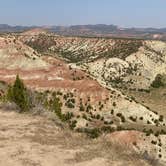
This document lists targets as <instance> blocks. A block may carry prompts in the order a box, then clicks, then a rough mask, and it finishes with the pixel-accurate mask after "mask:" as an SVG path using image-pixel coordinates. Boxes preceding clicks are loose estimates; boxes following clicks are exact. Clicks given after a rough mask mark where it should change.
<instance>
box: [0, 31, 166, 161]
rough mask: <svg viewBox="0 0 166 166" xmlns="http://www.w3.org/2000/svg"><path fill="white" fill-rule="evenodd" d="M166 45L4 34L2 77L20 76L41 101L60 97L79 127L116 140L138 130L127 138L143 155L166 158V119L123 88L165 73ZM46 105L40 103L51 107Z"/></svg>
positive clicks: (32, 33)
mask: <svg viewBox="0 0 166 166" xmlns="http://www.w3.org/2000/svg"><path fill="white" fill-rule="evenodd" d="M165 48H166V44H165V43H164V42H160V41H141V40H121V39H116V40H115V39H100V38H77V37H62V36H55V35H53V34H49V33H47V32H45V31H43V30H39V31H38V30H33V31H28V32H25V33H23V34H20V36H18V35H10V36H3V37H1V38H0V63H2V65H1V67H0V80H2V81H5V82H6V83H8V84H12V83H13V81H14V80H15V77H16V75H17V74H19V76H20V78H21V79H22V80H23V81H24V83H25V84H26V86H27V87H28V88H29V89H31V90H32V91H35V92H36V91H37V92H38V93H37V94H38V95H39V96H37V98H39V99H40V102H41V101H50V100H51V99H52V98H53V97H54V96H55V95H56V96H57V97H58V98H59V99H60V101H61V103H62V112H63V114H64V115H66V116H68V118H70V121H69V123H70V126H71V125H72V129H73V130H75V131H79V132H88V133H90V132H91V133H92V134H94V133H95V134H97V135H98V134H99V133H100V134H101V135H102V134H105V133H107V134H108V133H112V132H113V136H114V137H115V139H116V138H121V134H122V137H123V134H125V135H126V134H128V131H125V130H135V131H136V132H134V134H133V133H132V132H131V134H130V131H129V137H130V136H131V137H134V138H137V137H138V138H139V139H136V140H135V141H131V140H130V139H129V140H128V138H127V137H126V136H125V137H126V139H125V140H126V141H128V143H130V144H132V146H133V145H134V146H135V147H136V149H135V150H137V151H138V152H139V153H142V154H144V153H146V154H148V157H149V156H150V157H152V156H153V157H154V158H155V159H156V160H159V161H162V162H165V161H166V151H165V148H166V147H165V146H166V145H165V143H164V140H165V133H166V131H165V125H166V119H165V117H164V116H163V115H162V114H160V113H158V111H157V110H154V109H151V108H149V107H146V106H145V105H144V104H143V103H142V102H139V101H138V100H135V98H133V97H129V96H127V95H126V94H125V93H122V91H121V89H120V88H123V89H126V87H127V88H128V87H129V86H130V87H131V88H132V89H147V88H149V87H150V85H151V83H152V82H153V80H154V79H155V77H156V75H157V74H160V73H161V74H163V73H164V72H165ZM1 89H3V88H1ZM2 92H3V93H5V90H2ZM47 103H49V102H47ZM45 104H46V103H45V102H41V105H42V106H43V107H44V108H45V109H46V110H47V107H45ZM34 109H35V108H34ZM115 131H119V132H120V134H119V132H118V133H117V134H116V132H115ZM114 132H115V133H114ZM121 132H122V133H121ZM123 132H124V133H123ZM132 135H134V136H132ZM140 140H141V141H140ZM146 144H147V145H148V146H146V148H145V145H146Z"/></svg>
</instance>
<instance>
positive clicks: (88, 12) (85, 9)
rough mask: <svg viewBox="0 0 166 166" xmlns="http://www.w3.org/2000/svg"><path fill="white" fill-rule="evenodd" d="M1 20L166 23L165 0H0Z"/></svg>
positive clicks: (159, 25) (13, 22) (23, 22)
mask: <svg viewBox="0 0 166 166" xmlns="http://www.w3.org/2000/svg"><path fill="white" fill-rule="evenodd" d="M0 24H10V25H26V26H27V25H28V26H30V25H49V26H50V25H65V26H68V25H83V24H114V25H118V26H119V27H154V28H162V27H166V0H0Z"/></svg>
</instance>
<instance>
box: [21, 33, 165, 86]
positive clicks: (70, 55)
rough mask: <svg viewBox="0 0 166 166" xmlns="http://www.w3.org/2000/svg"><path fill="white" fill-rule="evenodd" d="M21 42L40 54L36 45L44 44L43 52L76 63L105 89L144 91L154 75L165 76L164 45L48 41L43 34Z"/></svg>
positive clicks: (67, 39)
mask: <svg viewBox="0 0 166 166" xmlns="http://www.w3.org/2000/svg"><path fill="white" fill-rule="evenodd" d="M45 38H47V40H45ZM38 41H40V42H38ZM42 41H43V42H42ZM24 42H25V43H26V44H28V45H30V46H32V47H33V48H38V49H37V50H38V51H43V50H42V49H41V50H40V46H41V44H40V43H42V44H44V42H46V43H47V44H46V48H47V50H46V51H47V52H50V53H56V54H57V55H59V56H60V57H63V58H65V59H67V60H68V61H69V62H71V63H77V64H78V65H80V66H81V67H82V68H83V69H85V70H86V71H87V72H88V73H90V74H91V75H92V76H94V77H96V78H98V80H99V81H103V82H105V84H106V85H113V86H116V87H118V86H119V87H121V88H122V87H123V88H128V87H130V86H131V88H133V89H135V88H136V89H147V88H149V86H150V85H151V83H152V82H153V80H154V79H155V77H156V76H157V74H163V73H165V72H166V68H165V67H166V65H165V62H166V43H165V42H162V41H151V40H147V41H142V40H128V39H104V38H78V37H62V36H60V37H57V36H55V37H53V36H51V37H49V35H46V34H45V35H39V36H35V37H34V38H33V39H31V40H26V41H25V40H24Z"/></svg>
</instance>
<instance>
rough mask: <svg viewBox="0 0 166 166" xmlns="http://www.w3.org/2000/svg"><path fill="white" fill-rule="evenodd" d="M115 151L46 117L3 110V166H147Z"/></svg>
mask: <svg viewBox="0 0 166 166" xmlns="http://www.w3.org/2000/svg"><path fill="white" fill-rule="evenodd" d="M116 150H117V148H115V149H113V147H109V146H108V145H104V144H102V143H99V142H97V141H94V140H93V141H92V140H90V139H85V138H84V137H82V136H80V135H78V134H73V133H71V132H70V131H63V130H61V129H60V128H59V127H57V126H56V125H55V123H54V122H53V121H51V120H47V119H46V118H44V117H40V116H32V115H25V114H18V113H16V112H8V111H7V112H5V111H2V110H0V166H65V165H67V166H94V165H95V166H107V165H108V166H110V165H111V166H121V165H123V164H127V165H128V166H134V165H136V166H138V165H142V166H143V165H147V164H145V162H144V161H138V160H137V159H134V158H133V159H132V158H131V157H128V156H126V155H125V156H124V155H122V156H121V157H119V156H120V154H119V153H118V152H116ZM120 153H121V152H120Z"/></svg>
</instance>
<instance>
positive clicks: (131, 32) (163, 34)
mask: <svg viewBox="0 0 166 166" xmlns="http://www.w3.org/2000/svg"><path fill="white" fill-rule="evenodd" d="M33 28H45V29H48V30H49V31H50V32H54V33H56V34H58V35H64V36H89V37H90V36H91V37H110V38H112V37H113V38H138V39H160V40H166V28H160V29H157V28H120V27H118V26H116V25H105V24H96V25H72V26H49V27H44V26H10V25H7V24H0V32H1V33H3V32H22V31H25V30H30V29H33Z"/></svg>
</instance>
